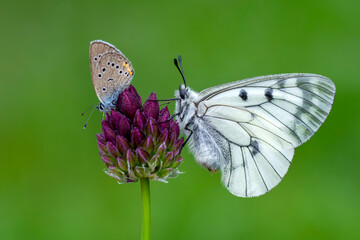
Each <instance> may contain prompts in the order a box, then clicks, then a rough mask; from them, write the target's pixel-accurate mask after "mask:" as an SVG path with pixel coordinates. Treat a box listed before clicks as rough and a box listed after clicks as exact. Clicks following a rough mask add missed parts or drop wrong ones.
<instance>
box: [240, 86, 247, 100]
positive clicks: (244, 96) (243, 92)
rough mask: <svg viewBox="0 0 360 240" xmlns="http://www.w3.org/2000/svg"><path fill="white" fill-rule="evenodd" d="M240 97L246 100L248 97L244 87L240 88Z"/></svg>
mask: <svg viewBox="0 0 360 240" xmlns="http://www.w3.org/2000/svg"><path fill="white" fill-rule="evenodd" d="M239 97H241V99H242V100H244V101H246V100H247V99H248V94H247V92H246V91H245V90H244V89H241V90H240V93H239Z"/></svg>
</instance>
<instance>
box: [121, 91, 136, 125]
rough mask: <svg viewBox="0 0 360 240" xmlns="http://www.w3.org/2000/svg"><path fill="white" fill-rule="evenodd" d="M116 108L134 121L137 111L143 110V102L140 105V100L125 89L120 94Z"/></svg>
mask: <svg viewBox="0 0 360 240" xmlns="http://www.w3.org/2000/svg"><path fill="white" fill-rule="evenodd" d="M116 107H117V109H118V110H119V111H120V112H121V113H122V114H124V115H125V116H127V117H128V118H130V120H132V119H133V118H134V116H135V113H136V111H137V110H138V109H139V108H141V102H140V104H139V102H138V99H136V97H135V96H134V95H133V94H132V93H130V92H129V90H128V89H125V90H124V91H122V92H121V93H120V94H119V98H118V100H117V104H116Z"/></svg>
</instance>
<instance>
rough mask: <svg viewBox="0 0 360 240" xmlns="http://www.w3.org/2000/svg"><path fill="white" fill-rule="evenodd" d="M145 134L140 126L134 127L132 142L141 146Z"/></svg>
mask: <svg viewBox="0 0 360 240" xmlns="http://www.w3.org/2000/svg"><path fill="white" fill-rule="evenodd" d="M144 138H145V136H144V133H142V132H141V131H140V130H139V129H138V128H133V129H132V130H131V143H132V144H133V145H134V146H141V143H142V141H143V140H144Z"/></svg>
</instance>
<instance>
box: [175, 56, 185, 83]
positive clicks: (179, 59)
mask: <svg viewBox="0 0 360 240" xmlns="http://www.w3.org/2000/svg"><path fill="white" fill-rule="evenodd" d="M178 61H179V62H178ZM174 64H175V66H176V68H177V69H178V70H179V72H180V74H181V76H182V78H183V80H184V84H185V87H186V80H185V75H184V70H183V67H182V64H181V55H180V54H179V56H178V60H176V58H174ZM179 65H180V67H179ZM180 69H181V70H180Z"/></svg>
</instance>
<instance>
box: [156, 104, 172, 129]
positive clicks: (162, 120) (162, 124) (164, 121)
mask: <svg viewBox="0 0 360 240" xmlns="http://www.w3.org/2000/svg"><path fill="white" fill-rule="evenodd" d="M169 118H170V113H169V109H168V107H167V106H165V107H164V108H163V109H161V110H160V113H159V118H158V121H157V123H158V125H159V128H160V130H163V129H165V128H168V127H169V125H170V122H169V121H170V119H169Z"/></svg>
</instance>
